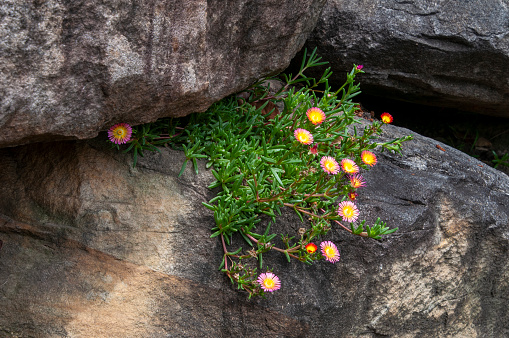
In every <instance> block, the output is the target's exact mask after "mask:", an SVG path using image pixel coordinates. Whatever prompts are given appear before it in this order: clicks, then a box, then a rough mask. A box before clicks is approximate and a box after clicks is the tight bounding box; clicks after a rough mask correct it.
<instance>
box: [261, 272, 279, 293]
mask: <svg viewBox="0 0 509 338" xmlns="http://www.w3.org/2000/svg"><path fill="white" fill-rule="evenodd" d="M257 282H258V284H260V286H261V287H262V289H263V291H265V292H274V291H276V290H279V289H280V288H281V282H280V281H279V277H278V276H276V275H275V274H273V273H272V272H264V273H262V274H260V276H258V280H257Z"/></svg>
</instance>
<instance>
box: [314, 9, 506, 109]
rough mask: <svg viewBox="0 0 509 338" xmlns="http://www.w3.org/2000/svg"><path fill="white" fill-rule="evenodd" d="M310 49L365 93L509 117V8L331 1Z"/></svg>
mask: <svg viewBox="0 0 509 338" xmlns="http://www.w3.org/2000/svg"><path fill="white" fill-rule="evenodd" d="M306 46H307V47H308V48H314V47H318V48H319V52H318V53H319V54H320V55H321V56H322V57H323V58H324V60H326V61H329V62H330V63H331V66H332V69H333V71H334V72H335V75H333V79H335V80H336V81H337V82H338V83H342V82H343V81H344V74H345V72H347V71H349V70H350V69H351V68H352V64H354V63H355V64H363V65H364V66H365V70H366V72H367V73H366V74H364V75H362V77H361V78H360V80H361V82H362V91H363V92H364V93H368V94H371V95H376V96H384V97H391V98H393V99H398V100H403V101H409V102H415V103H419V104H426V105H433V106H439V107H452V108H458V109H461V110H466V111H473V112H478V113H482V114H488V115H494V116H505V117H509V72H508V70H509V3H508V2H507V1H505V0H492V1H485V0H473V1H448V0H437V1H426V0H409V1H400V0H375V1H362V0H353V1H342V0H330V1H328V2H327V4H326V6H325V7H324V10H323V12H322V15H321V17H320V20H319V22H318V24H317V26H316V29H315V30H314V32H313V34H312V35H311V37H310V38H309V39H308V41H307V43H306Z"/></svg>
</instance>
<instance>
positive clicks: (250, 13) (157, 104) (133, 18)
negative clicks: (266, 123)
mask: <svg viewBox="0 0 509 338" xmlns="http://www.w3.org/2000/svg"><path fill="white" fill-rule="evenodd" d="M324 3H325V0H312V1H300V2H295V1H290V0H283V1H281V0H278V1H274V0H263V1H254V2H253V1H246V0H232V1H224V0H221V1H219V0H212V1H211V0H208V1H206V0H200V1H183V0H181V1H155V0H130V1H127V0H107V1H100V2H97V1H63V0H50V1H31V0H30V1H28V0H22V1H19V0H8V1H3V2H2V4H0V18H1V20H0V41H1V48H0V69H1V72H0V97H1V101H0V128H1V129H2V133H1V135H0V147H6V146H13V145H19V144H24V143H29V142H37V141H55V140H58V139H84V138H92V137H94V136H96V135H97V133H98V132H99V131H100V130H104V129H106V128H108V127H110V126H111V125H112V124H114V123H118V122H127V123H131V124H139V123H142V122H143V123H145V122H151V121H154V120H156V119H157V118H160V117H167V116H184V115H186V114H189V113H192V112H199V111H204V110H205V109H206V108H207V107H208V106H209V105H211V104H212V103H213V102H215V101H217V100H219V99H221V98H223V97H225V96H227V95H229V94H232V93H235V92H237V91H239V90H242V89H244V88H246V87H248V86H249V85H250V84H251V83H253V82H255V81H256V80H258V79H259V78H260V77H263V76H265V75H268V74H270V73H274V72H279V71H281V70H283V69H284V68H286V67H287V66H288V64H289V62H290V60H291V58H292V57H293V56H294V55H295V53H296V52H297V51H298V50H299V49H300V48H301V47H302V45H303V44H304V41H305V40H306V38H307V37H308V35H309V33H310V32H311V31H312V29H313V27H314V25H315V23H316V20H317V19H318V16H319V13H320V10H321V8H322V6H323V4H324Z"/></svg>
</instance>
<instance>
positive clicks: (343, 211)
mask: <svg viewBox="0 0 509 338" xmlns="http://www.w3.org/2000/svg"><path fill="white" fill-rule="evenodd" d="M338 214H339V216H341V217H343V221H345V222H350V223H353V222H355V221H356V220H357V218H358V217H359V209H357V206H355V203H353V202H351V201H343V202H341V203H339V210H338Z"/></svg>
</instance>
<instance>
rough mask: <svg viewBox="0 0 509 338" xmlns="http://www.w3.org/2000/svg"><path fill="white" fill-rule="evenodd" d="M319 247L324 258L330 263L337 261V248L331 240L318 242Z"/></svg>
mask: <svg viewBox="0 0 509 338" xmlns="http://www.w3.org/2000/svg"><path fill="white" fill-rule="evenodd" d="M320 249H322V255H323V257H324V258H325V260H327V261H329V262H331V263H336V262H337V261H339V250H338V248H337V247H336V245H335V244H334V243H332V242H331V241H325V242H322V243H321V244H320Z"/></svg>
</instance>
